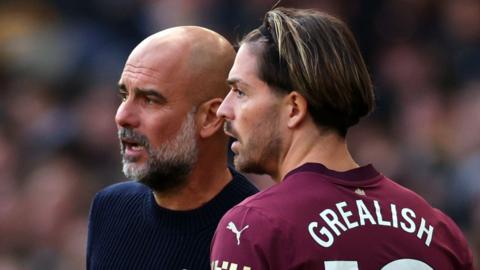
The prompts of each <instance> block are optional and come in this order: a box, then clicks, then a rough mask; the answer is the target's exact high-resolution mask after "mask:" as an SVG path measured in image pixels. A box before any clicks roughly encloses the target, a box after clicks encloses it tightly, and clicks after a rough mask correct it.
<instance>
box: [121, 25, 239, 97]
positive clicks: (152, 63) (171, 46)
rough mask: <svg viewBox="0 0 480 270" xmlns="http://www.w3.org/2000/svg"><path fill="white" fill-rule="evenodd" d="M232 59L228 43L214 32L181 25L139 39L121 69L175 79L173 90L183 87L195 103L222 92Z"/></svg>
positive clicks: (225, 90)
mask: <svg viewBox="0 0 480 270" xmlns="http://www.w3.org/2000/svg"><path fill="white" fill-rule="evenodd" d="M234 58H235V50H234V49H233V47H232V45H231V44H230V43H229V42H228V41H227V40H226V39H225V38H224V37H222V36H221V35H219V34H218V33H216V32H213V31H211V30H209V29H206V28H202V27H198V26H181V27H174V28H169V29H166V30H164V31H161V32H158V33H156V34H153V35H151V36H149V37H148V38H146V39H145V40H143V41H142V42H141V43H140V44H139V45H138V46H137V47H136V48H135V49H134V50H133V51H132V53H131V54H130V56H129V58H128V60H127V63H126V65H125V70H128V69H129V68H135V69H138V68H141V69H142V70H143V72H144V73H146V74H149V75H150V76H159V77H161V78H163V79H166V80H172V83H173V80H176V83H178V84H179V87H177V90H181V89H184V90H185V95H186V96H187V97H190V98H193V99H192V102H194V103H195V105H196V104H198V103H200V102H202V101H205V100H208V99H211V98H214V97H224V96H225V95H226V92H227V87H226V84H225V80H226V78H227V75H228V72H229V70H230V68H231V66H232V64H233V61H234ZM125 70H124V71H125Z"/></svg>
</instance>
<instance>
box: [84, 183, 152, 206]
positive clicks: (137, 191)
mask: <svg viewBox="0 0 480 270" xmlns="http://www.w3.org/2000/svg"><path fill="white" fill-rule="evenodd" d="M149 192H150V189H149V188H148V187H146V186H145V185H143V184H141V183H138V182H135V181H126V182H120V183H116V184H113V185H110V186H108V187H106V188H104V189H102V190H100V191H99V192H97V194H95V198H94V200H93V205H94V206H95V205H97V204H100V203H105V202H109V201H124V199H126V198H131V197H139V196H143V195H146V194H149Z"/></svg>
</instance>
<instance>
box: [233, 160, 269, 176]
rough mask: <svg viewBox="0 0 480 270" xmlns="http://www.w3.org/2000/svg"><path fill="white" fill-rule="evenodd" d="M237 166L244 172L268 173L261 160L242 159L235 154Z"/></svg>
mask: <svg viewBox="0 0 480 270" xmlns="http://www.w3.org/2000/svg"><path fill="white" fill-rule="evenodd" d="M233 164H234V165H235V168H236V169H237V170H239V171H241V172H244V173H255V174H267V170H266V169H265V167H264V166H262V164H261V163H260V162H256V161H254V160H246V159H241V158H240V157H238V156H235V158H234V160H233Z"/></svg>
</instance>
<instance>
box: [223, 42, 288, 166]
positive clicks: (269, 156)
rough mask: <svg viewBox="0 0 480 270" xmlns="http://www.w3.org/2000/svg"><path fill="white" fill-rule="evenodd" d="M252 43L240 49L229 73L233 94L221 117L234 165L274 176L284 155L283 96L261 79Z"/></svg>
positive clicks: (225, 104)
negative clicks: (281, 127) (281, 109)
mask: <svg viewBox="0 0 480 270" xmlns="http://www.w3.org/2000/svg"><path fill="white" fill-rule="evenodd" d="M250 46H251V45H249V44H244V45H242V46H241V47H240V50H239V51H238V54H237V56H236V58H235V62H234V64H233V67H232V69H231V70H230V73H229V78H228V83H229V84H230V87H231V89H230V92H229V93H228V95H227V97H226V98H225V99H224V101H223V102H222V104H221V105H220V108H219V109H218V111H217V115H218V116H221V117H224V118H225V120H226V121H225V129H224V130H225V133H226V134H227V135H229V136H232V137H234V138H235V139H237V140H236V141H235V142H234V143H233V144H232V151H233V152H234V154H235V157H234V164H235V167H236V168H237V169H238V170H241V171H243V172H249V173H268V174H273V173H275V172H276V171H277V167H278V161H279V156H280V153H281V150H282V149H281V147H282V139H281V137H280V133H281V132H280V130H279V124H280V118H279V117H280V116H279V110H280V109H279V108H280V103H281V97H279V96H277V95H276V94H274V93H273V92H272V89H270V87H269V86H268V85H267V84H266V83H265V82H264V81H262V80H260V79H259V78H258V75H257V74H258V71H257V70H258V68H257V60H256V56H255V54H253V53H252V48H251V47H250Z"/></svg>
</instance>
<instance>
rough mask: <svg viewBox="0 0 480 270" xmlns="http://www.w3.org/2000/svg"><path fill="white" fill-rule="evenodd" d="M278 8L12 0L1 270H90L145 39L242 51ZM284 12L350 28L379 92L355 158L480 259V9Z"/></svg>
mask: <svg viewBox="0 0 480 270" xmlns="http://www.w3.org/2000/svg"><path fill="white" fill-rule="evenodd" d="M273 4H274V1H270V0H243V1H233V0H83V1H74V0H2V1H1V2H0V270H31V269H32V270H37V269H38V270H40V269H48V270H57V269H62V270H63V269H69V270H77V269H84V268H85V266H84V261H85V242H86V231H87V218H88V210H89V205H90V200H91V199H92V197H93V195H94V194H95V192H96V191H98V190H99V189H100V188H102V187H104V186H106V185H108V184H111V183H114V182H118V181H123V180H124V177H123V175H122V174H121V168H120V155H119V149H118V148H119V147H118V141H117V138H116V128H115V125H114V120H113V118H114V114H115V111H116V108H117V106H118V104H119V102H120V99H119V98H118V97H117V81H118V79H119V76H120V72H121V70H122V68H123V64H124V62H125V60H126V58H127V56H128V54H129V52H130V51H131V50H132V49H133V48H134V46H135V45H136V44H137V43H138V42H140V41H141V40H142V39H143V38H145V37H146V36H148V35H150V34H152V33H154V32H157V31H159V30H162V29H165V28H167V27H171V26H178V25H201V26H205V27H208V28H211V29H213V30H215V31H217V32H219V33H221V34H223V35H225V36H226V37H227V38H228V39H230V40H231V41H232V42H235V41H238V40H239V39H240V38H241V37H242V36H243V35H244V34H245V33H246V32H248V31H249V30H251V29H253V28H254V27H257V26H258V25H259V24H260V23H261V20H262V17H263V14H264V13H265V12H266V11H267V10H268V9H269V8H270V7H272V5H273ZM282 5H283V6H291V7H308V8H317V9H320V10H324V11H327V12H330V13H332V14H335V15H336V16H338V17H340V18H342V19H343V20H345V21H346V22H347V23H348V24H349V25H350V27H351V28H352V30H353V32H354V34H355V36H356V37H357V39H358V41H359V45H360V47H361V50H362V51H363V53H364V56H365V59H366V61H367V64H368V66H369V69H370V72H371V74H372V77H373V81H374V84H375V90H376V95H377V108H376V111H375V113H373V114H372V115H371V116H370V117H369V118H368V119H365V120H363V121H362V122H361V125H360V126H358V127H356V128H354V129H353V130H352V131H351V132H350V133H349V137H350V140H351V145H350V147H351V150H352V151H353V153H354V156H355V157H356V158H357V159H358V160H359V161H360V162H361V163H363V164H365V163H373V164H374V165H375V166H376V167H377V168H378V169H379V170H381V171H382V172H383V173H384V174H385V175H387V176H389V177H391V178H393V179H395V180H396V181H398V182H399V183H401V184H402V185H405V186H407V187H409V188H411V189H413V190H415V191H416V192H418V193H419V194H421V195H422V196H424V197H425V198H426V199H427V200H428V201H429V202H430V203H431V204H433V205H434V206H436V207H437V208H439V209H442V210H443V211H444V212H446V213H448V214H449V215H450V216H451V217H452V218H453V219H454V220H455V221H456V222H457V224H459V226H460V227H461V228H462V230H463V232H464V233H465V235H466V237H467V239H468V241H469V243H470V245H471V247H472V248H473V249H474V254H475V257H476V258H477V260H478V257H479V255H478V254H479V250H480V179H479V177H480V176H479V175H480V1H478V0H384V1H380V0H364V1H362V0H349V1H347V0H319V1H302V0H298V1H282ZM255 179H256V180H257V181H258V182H257V183H258V184H259V185H260V186H261V187H262V188H263V187H265V186H267V185H268V183H269V182H268V181H266V180H264V179H265V178H261V177H259V178H255ZM262 179H263V180H262Z"/></svg>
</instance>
